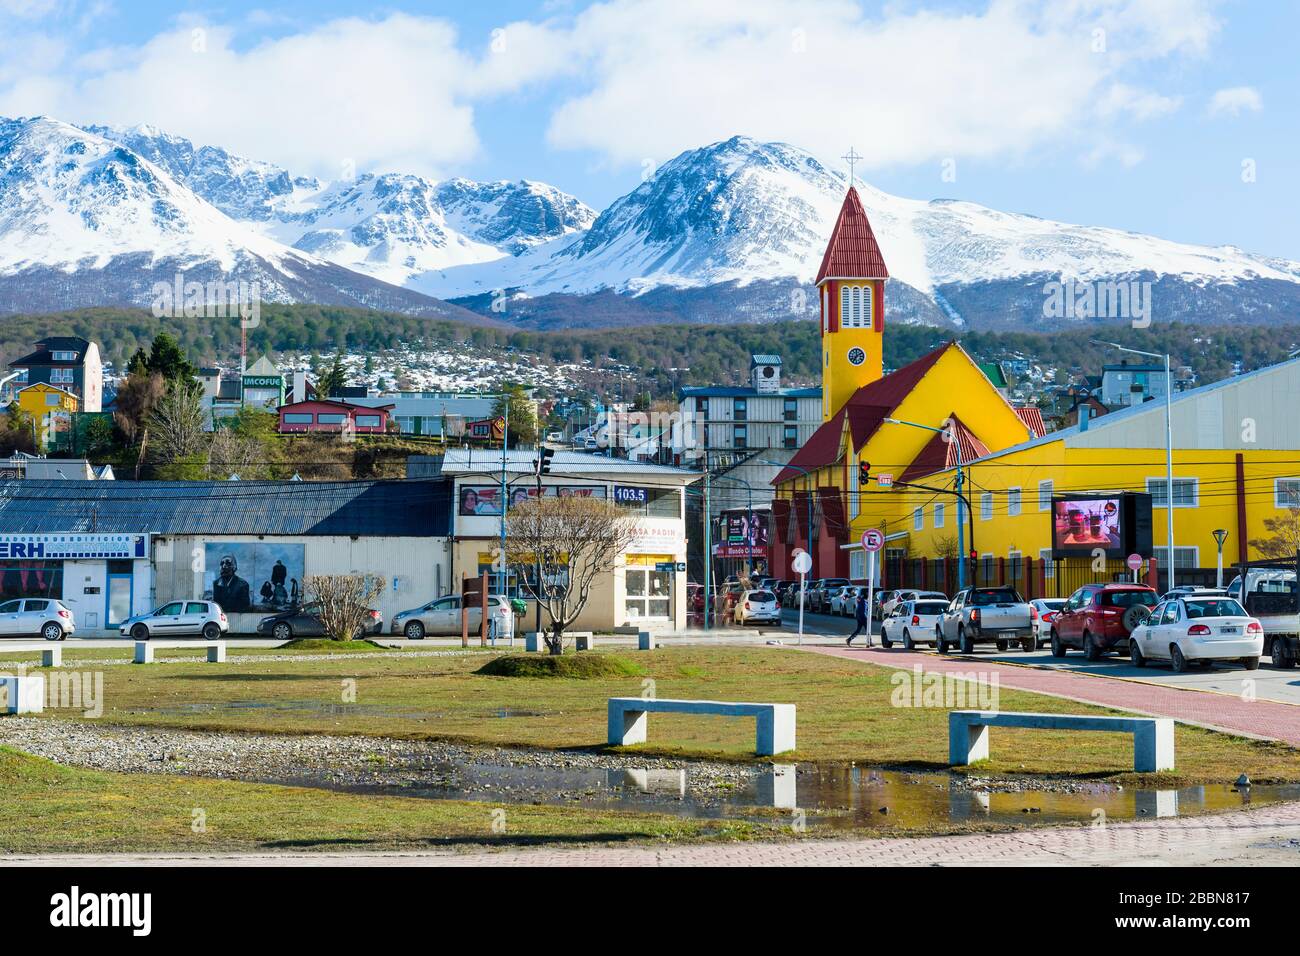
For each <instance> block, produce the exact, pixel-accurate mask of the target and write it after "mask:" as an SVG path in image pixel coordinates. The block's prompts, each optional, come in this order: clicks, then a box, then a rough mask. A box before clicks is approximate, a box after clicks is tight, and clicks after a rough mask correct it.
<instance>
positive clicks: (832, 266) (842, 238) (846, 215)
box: [813, 186, 889, 285]
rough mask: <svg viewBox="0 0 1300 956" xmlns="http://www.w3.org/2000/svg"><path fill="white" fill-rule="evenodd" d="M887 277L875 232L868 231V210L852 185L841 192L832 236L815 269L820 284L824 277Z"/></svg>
mask: <svg viewBox="0 0 1300 956" xmlns="http://www.w3.org/2000/svg"><path fill="white" fill-rule="evenodd" d="M826 278H831V279H888V278H889V270H888V269H886V268H885V257H884V256H883V255H881V254H880V245H879V244H878V243H877V242H876V234H875V233H874V232H872V231H871V223H870V222H869V221H868V220H867V211H866V210H865V209H863V208H862V200H861V199H859V198H858V191H857V190H856V189H854V188H853V187H852V186H850V187H849V191H848V193H847V194H846V195H845V196H844V205H843V206H841V207H840V216H839V218H838V219H836V220H835V228H834V229H832V230H831V240H830V242H829V243H827V245H826V254H825V255H824V256H822V266H821V268H820V269H818V270H817V280H816V281H815V282H814V283H813V285H820V284H821V282H822V280H823V279H826Z"/></svg>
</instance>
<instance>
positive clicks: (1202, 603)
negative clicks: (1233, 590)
mask: <svg viewBox="0 0 1300 956" xmlns="http://www.w3.org/2000/svg"><path fill="white" fill-rule="evenodd" d="M1183 607H1185V608H1187V616H1188V617H1189V618H1193V617H1247V616H1248V615H1247V614H1246V610H1245V608H1243V607H1242V606H1241V605H1240V604H1238V603H1237V602H1236V601H1234V600H1233V599H1232V598H1195V599H1190V600H1184V601H1183Z"/></svg>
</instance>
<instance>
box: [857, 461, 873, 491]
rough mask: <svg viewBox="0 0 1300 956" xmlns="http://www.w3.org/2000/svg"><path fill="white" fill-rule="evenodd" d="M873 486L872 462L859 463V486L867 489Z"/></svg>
mask: <svg viewBox="0 0 1300 956" xmlns="http://www.w3.org/2000/svg"><path fill="white" fill-rule="evenodd" d="M869 484H871V462H869V461H860V462H858V486H859V487H865V486H866V485H869Z"/></svg>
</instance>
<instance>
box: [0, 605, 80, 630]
mask: <svg viewBox="0 0 1300 956" xmlns="http://www.w3.org/2000/svg"><path fill="white" fill-rule="evenodd" d="M76 629H77V622H76V620H75V619H74V618H73V616H72V611H70V610H69V609H68V607H67V606H66V605H65V604H64V603H63V602H62V601H56V600H55V599H54V598H25V599H21V600H13V601H5V602H4V603H3V604H0V636H3V637H14V636H17V635H20V634H39V635H40V636H41V637H43V638H45V639H46V640H47V641H61V640H63V639H64V638H65V637H67V636H68V635H69V634H71V633H72V632H73V631H75V630H76Z"/></svg>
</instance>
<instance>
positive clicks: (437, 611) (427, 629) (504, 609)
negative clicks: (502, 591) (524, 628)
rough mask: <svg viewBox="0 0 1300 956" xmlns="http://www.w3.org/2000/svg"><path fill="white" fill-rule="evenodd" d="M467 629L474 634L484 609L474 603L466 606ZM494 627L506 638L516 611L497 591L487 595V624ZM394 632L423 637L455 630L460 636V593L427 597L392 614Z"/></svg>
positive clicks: (413, 637)
mask: <svg viewBox="0 0 1300 956" xmlns="http://www.w3.org/2000/svg"><path fill="white" fill-rule="evenodd" d="M467 616H468V617H469V632H470V634H477V633H478V630H479V624H480V623H481V622H482V620H483V612H482V610H480V609H479V608H478V606H477V605H475V606H471V607H470V608H469V609H468V612H467ZM494 627H495V628H496V636H497V637H498V638H508V637H510V636H511V634H513V633H514V628H515V612H514V608H512V607H511V606H510V599H509V598H506V597H502V596H501V595H499V594H489V595H488V628H489V633H490V631H491V628H494ZM389 630H390V631H391V632H392V633H393V634H404V635H405V636H406V637H407V638H408V639H409V640H412V641H422V640H424V638H425V636H426V635H430V634H441V635H447V634H454V635H456V636H460V630H461V622H460V595H459V594H451V595H448V596H447V597H442V598H438V599H437V600H435V601H430V602H429V603H428V604H426V605H424V606H423V607H416V608H411V609H410V610H408V611H399V612H398V613H397V614H394V615H393V620H392V622H391V623H390V624H389Z"/></svg>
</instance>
